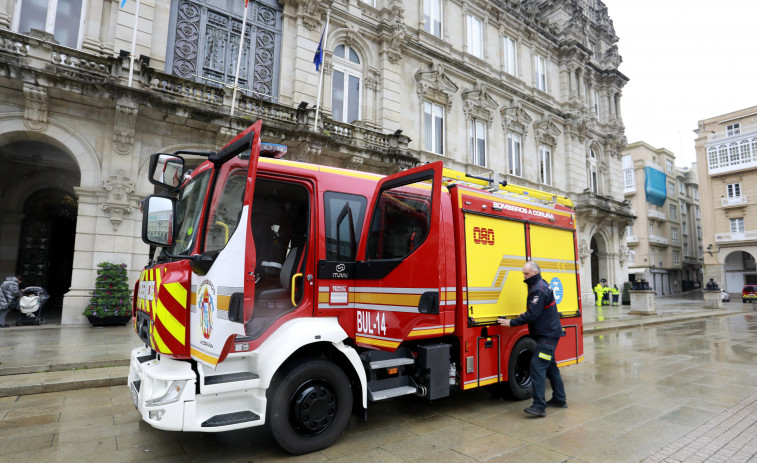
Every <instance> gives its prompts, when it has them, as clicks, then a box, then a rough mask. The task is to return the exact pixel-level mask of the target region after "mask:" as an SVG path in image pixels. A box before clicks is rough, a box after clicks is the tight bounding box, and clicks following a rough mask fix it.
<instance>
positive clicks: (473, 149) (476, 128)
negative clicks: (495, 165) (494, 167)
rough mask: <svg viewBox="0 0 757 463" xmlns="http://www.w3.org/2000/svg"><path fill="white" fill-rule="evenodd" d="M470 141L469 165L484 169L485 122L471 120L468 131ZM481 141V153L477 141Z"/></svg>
mask: <svg viewBox="0 0 757 463" xmlns="http://www.w3.org/2000/svg"><path fill="white" fill-rule="evenodd" d="M468 137H469V141H470V154H471V164H475V165H477V166H481V167H486V151H487V150H486V122H484V121H482V120H479V119H475V118H473V119H471V120H470V126H469V129H468ZM481 140H482V141H483V142H484V143H483V151H484V152H483V153H482V152H480V150H479V143H478V142H479V141H481Z"/></svg>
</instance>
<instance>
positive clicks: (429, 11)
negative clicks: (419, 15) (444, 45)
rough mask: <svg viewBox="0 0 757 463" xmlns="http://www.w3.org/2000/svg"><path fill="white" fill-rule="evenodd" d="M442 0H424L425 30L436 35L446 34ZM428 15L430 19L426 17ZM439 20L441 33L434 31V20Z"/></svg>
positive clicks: (440, 36) (439, 36)
mask: <svg viewBox="0 0 757 463" xmlns="http://www.w3.org/2000/svg"><path fill="white" fill-rule="evenodd" d="M443 10H444V9H443V8H442V0H423V30H424V31H426V32H428V33H429V34H431V35H433V36H434V37H438V38H440V39H441V38H442V37H443V36H444V22H443V21H442V19H443V17H444V15H443V12H444V11H443ZM427 17H428V19H426V18H427ZM437 20H438V22H439V34H438V35H437V34H435V33H434V21H437Z"/></svg>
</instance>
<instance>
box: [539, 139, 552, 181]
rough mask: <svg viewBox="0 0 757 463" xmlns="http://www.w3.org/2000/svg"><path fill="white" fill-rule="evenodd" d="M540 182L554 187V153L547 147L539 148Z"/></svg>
mask: <svg viewBox="0 0 757 463" xmlns="http://www.w3.org/2000/svg"><path fill="white" fill-rule="evenodd" d="M539 180H540V181H541V183H543V184H545V185H552V151H551V150H550V149H549V147H546V146H539Z"/></svg>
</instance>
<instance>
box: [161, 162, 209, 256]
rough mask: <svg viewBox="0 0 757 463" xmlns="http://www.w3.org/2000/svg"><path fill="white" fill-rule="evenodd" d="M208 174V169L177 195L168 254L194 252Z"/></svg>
mask: <svg viewBox="0 0 757 463" xmlns="http://www.w3.org/2000/svg"><path fill="white" fill-rule="evenodd" d="M210 172H211V170H210V169H208V170H206V171H204V172H202V173H200V174H199V175H197V177H195V178H193V179H192V180H191V181H190V182H189V183H188V184H187V185H186V186H185V187H184V188H183V189H182V190H181V192H180V193H179V199H178V201H177V205H176V228H177V232H176V235H175V236H174V238H175V241H174V245H173V246H172V247H171V248H170V249H167V250H168V252H169V253H170V254H173V255H189V254H191V253H192V251H193V250H194V243H195V239H196V237H197V231H198V229H199V228H200V227H199V225H200V218H201V216H202V207H203V204H205V196H206V194H207V190H208V181H209V180H210Z"/></svg>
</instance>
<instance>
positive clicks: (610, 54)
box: [602, 44, 623, 69]
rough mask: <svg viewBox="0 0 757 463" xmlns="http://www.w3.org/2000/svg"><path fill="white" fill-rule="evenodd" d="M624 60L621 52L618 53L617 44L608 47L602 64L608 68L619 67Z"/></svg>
mask: <svg viewBox="0 0 757 463" xmlns="http://www.w3.org/2000/svg"><path fill="white" fill-rule="evenodd" d="M622 62H623V58H621V56H620V53H618V45H617V44H615V45H613V46H611V47H610V48H608V49H607V51H605V55H604V57H603V58H602V64H603V65H604V66H605V67H606V68H613V69H617V68H618V66H620V63H622Z"/></svg>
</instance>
